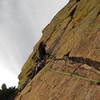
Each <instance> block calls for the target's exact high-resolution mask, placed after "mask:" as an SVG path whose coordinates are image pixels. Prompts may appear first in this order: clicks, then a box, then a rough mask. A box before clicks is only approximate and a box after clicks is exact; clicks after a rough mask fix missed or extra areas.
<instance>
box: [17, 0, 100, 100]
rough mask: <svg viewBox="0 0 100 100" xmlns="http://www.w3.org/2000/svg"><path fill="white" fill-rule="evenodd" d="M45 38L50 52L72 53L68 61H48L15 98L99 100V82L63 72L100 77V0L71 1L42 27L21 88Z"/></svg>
mask: <svg viewBox="0 0 100 100" xmlns="http://www.w3.org/2000/svg"><path fill="white" fill-rule="evenodd" d="M41 41H44V42H45V43H46V45H47V48H46V49H47V50H48V52H49V53H50V54H51V55H53V56H56V58H62V57H63V56H64V54H67V53H68V52H69V51H71V52H70V57H72V58H70V59H73V60H72V61H71V62H69V64H68V63H67V64H66V65H65V62H64V61H63V60H61V61H60V60H59V61H54V59H51V60H48V63H47V64H46V65H45V67H44V68H43V69H42V70H41V71H40V72H39V73H38V74H37V75H36V76H35V77H34V78H33V79H32V80H29V81H28V84H27V85H26V87H25V88H24V89H23V91H21V93H19V95H18V96H17V97H16V100H100V85H97V84H94V83H91V82H89V81H86V80H82V79H80V78H76V77H72V76H67V75H62V74H61V73H57V72H55V71H53V70H50V69H49V68H52V69H54V70H59V71H61V72H65V73H66V72H73V71H74V69H75V68H76V67H77V66H81V67H80V68H79V69H78V70H77V71H76V73H77V74H79V75H80V76H82V77H86V78H89V79H93V80H100V0H70V2H69V3H68V4H67V5H66V6H65V7H64V8H63V9H62V10H61V11H60V12H59V13H58V14H57V15H56V16H55V17H54V18H53V20H52V21H51V23H50V24H48V26H47V27H46V28H45V29H44V30H43V36H42V38H41V39H40V41H39V42H38V43H37V44H36V46H35V47H34V50H33V52H32V54H31V55H30V57H29V59H28V60H27V62H26V63H25V65H24V66H23V68H22V72H21V74H20V75H19V88H21V87H23V84H24V82H25V81H26V80H27V75H28V71H29V69H30V68H32V67H34V66H35V65H36V63H35V61H34V60H32V57H33V56H34V58H35V54H36V49H37V47H38V44H39V43H40V42H41Z"/></svg>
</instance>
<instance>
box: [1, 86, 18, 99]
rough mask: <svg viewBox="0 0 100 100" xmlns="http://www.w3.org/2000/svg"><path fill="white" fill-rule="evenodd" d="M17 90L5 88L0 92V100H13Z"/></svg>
mask: <svg viewBox="0 0 100 100" xmlns="http://www.w3.org/2000/svg"><path fill="white" fill-rule="evenodd" d="M17 92H18V89H17V88H15V87H10V88H5V89H2V90H0V100H14V97H15V96H16V95H17Z"/></svg>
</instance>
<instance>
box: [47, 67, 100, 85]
mask: <svg viewBox="0 0 100 100" xmlns="http://www.w3.org/2000/svg"><path fill="white" fill-rule="evenodd" d="M48 69H49V70H50V71H53V72H56V73H59V74H62V75H66V76H71V77H75V78H78V79H81V80H85V81H89V82H93V83H95V84H98V85H100V80H93V79H90V78H87V77H83V76H80V75H77V74H75V73H70V72H62V71H59V70H54V69H52V68H48Z"/></svg>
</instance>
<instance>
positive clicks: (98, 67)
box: [69, 57, 100, 71]
mask: <svg viewBox="0 0 100 100" xmlns="http://www.w3.org/2000/svg"><path fill="white" fill-rule="evenodd" d="M69 60H71V61H73V62H74V63H82V64H87V65H89V66H92V67H94V68H95V69H96V70H99V71H100V62H98V61H94V60H91V59H89V58H83V57H69Z"/></svg>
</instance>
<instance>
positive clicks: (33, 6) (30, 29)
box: [0, 0, 68, 87]
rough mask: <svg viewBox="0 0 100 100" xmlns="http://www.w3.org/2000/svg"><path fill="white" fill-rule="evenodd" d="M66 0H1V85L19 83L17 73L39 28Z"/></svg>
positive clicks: (43, 26)
mask: <svg viewBox="0 0 100 100" xmlns="http://www.w3.org/2000/svg"><path fill="white" fill-rule="evenodd" d="M67 2H68V0H0V86H1V85H2V84H3V83H6V84H7V86H8V87H9V86H17V85H18V78H17V77H18V74H19V73H20V71H21V68H22V66H23V64H24V63H25V61H26V60H27V59H28V57H29V55H30V54H31V52H32V50H33V47H34V45H35V43H36V42H37V41H38V40H39V39H40V37H41V35H42V33H41V32H42V30H43V28H45V26H46V25H47V24H49V23H50V21H51V19H52V18H53V17H54V16H55V14H56V13H57V12H58V11H59V10H60V9H62V8H63V7H64V6H65V5H66V4H67Z"/></svg>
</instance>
